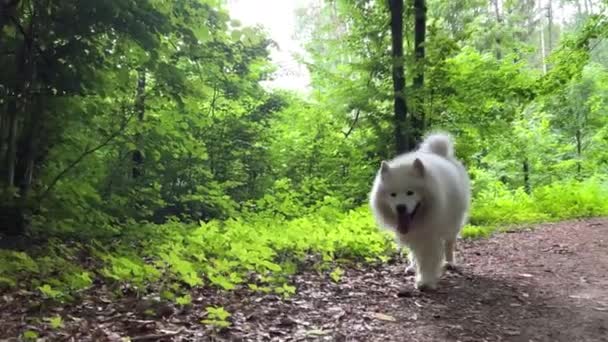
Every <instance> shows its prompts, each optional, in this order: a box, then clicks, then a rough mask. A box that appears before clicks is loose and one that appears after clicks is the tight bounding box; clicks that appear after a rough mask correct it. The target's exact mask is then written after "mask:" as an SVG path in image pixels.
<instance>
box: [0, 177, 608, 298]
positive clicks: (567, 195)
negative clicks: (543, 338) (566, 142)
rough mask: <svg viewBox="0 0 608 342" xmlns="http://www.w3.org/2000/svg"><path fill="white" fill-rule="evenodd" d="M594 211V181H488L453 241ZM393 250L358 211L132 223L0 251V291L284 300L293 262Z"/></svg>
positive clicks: (605, 200) (600, 201)
mask: <svg viewBox="0 0 608 342" xmlns="http://www.w3.org/2000/svg"><path fill="white" fill-rule="evenodd" d="M603 215H608V185H607V183H606V182H605V181H602V180H600V179H597V178H592V179H589V180H586V181H583V182H574V181H569V182H561V183H555V184H553V185H549V186H545V187H539V188H537V189H536V190H535V191H533V192H532V194H530V195H528V194H526V193H525V192H524V191H522V190H516V191H509V190H507V189H505V188H503V187H502V186H500V185H499V184H494V185H493V186H491V187H489V188H487V189H484V190H482V191H480V192H479V193H477V195H476V198H475V200H474V203H473V206H472V212H471V217H470V224H469V225H467V226H466V227H465V228H464V230H463V232H462V237H463V238H482V237H487V236H490V235H491V234H492V233H493V232H495V231H496V230H498V229H499V227H505V226H509V225H517V224H524V223H536V222H545V221H557V220H563V219H571V218H581V217H592V216H603ZM395 247H396V246H395V244H394V242H393V240H392V238H391V236H390V235H389V234H388V233H386V232H383V231H380V230H378V229H377V228H376V225H375V224H374V222H373V219H372V218H371V215H370V213H369V210H368V209H367V207H365V206H364V207H361V208H358V209H356V210H352V211H349V212H341V211H340V210H339V209H333V208H332V207H330V206H327V207H323V208H319V209H318V210H315V211H314V212H311V213H310V214H307V215H306V216H303V217H301V218H297V219H285V218H282V216H280V215H277V214H260V213H259V214H246V215H243V217H241V218H238V219H231V220H227V221H211V222H208V223H201V224H184V223H180V222H177V221H172V222H168V223H166V224H162V225H155V224H140V225H135V224H133V225H130V226H129V227H128V228H125V229H123V231H122V235H121V236H120V237H117V238H116V237H115V238H114V239H110V238H108V239H105V240H101V239H97V240H91V241H90V242H87V243H83V242H80V243H65V242H61V241H59V240H53V239H51V240H49V241H48V242H47V243H46V244H43V245H39V246H38V247H35V248H31V249H29V250H27V251H26V252H23V251H20V252H17V251H10V250H0V288H1V289H4V290H10V289H20V290H21V291H29V292H30V293H32V294H34V295H37V296H40V297H42V298H45V299H51V300H55V301H66V300H71V299H74V298H75V297H77V296H78V295H79V294H80V293H81V292H82V291H84V290H86V289H87V288H89V287H91V286H93V284H94V283H95V282H100V283H104V284H106V285H107V287H108V288H110V289H114V290H115V293H116V295H121V294H123V293H124V290H125V288H128V289H129V291H135V292H136V293H137V294H140V295H143V294H147V293H149V292H156V293H160V294H161V295H162V296H163V297H164V298H165V299H168V300H172V301H175V302H176V303H178V304H181V305H183V304H187V302H188V298H190V297H189V295H188V292H189V290H190V289H191V288H193V287H199V286H212V287H216V288H219V289H223V290H228V291H229V290H234V289H235V288H237V287H247V288H249V289H251V290H253V291H261V292H274V293H277V294H280V295H284V296H289V295H290V294H293V293H294V292H295V290H296V288H295V287H294V285H293V284H291V283H290V281H289V276H290V275H293V274H294V273H296V272H298V271H299V270H301V269H302V266H303V265H306V266H307V267H314V268H317V269H318V270H321V271H323V272H326V273H327V275H328V281H340V278H341V274H342V273H341V272H342V270H341V268H340V264H341V263H348V262H383V261H386V260H387V259H388V258H390V257H391V255H393V253H394V252H395Z"/></svg>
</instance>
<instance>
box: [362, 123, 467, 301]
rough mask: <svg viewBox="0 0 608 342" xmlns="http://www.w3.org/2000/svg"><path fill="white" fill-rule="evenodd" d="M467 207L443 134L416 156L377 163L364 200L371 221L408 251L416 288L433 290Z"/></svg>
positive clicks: (449, 261)
mask: <svg viewBox="0 0 608 342" xmlns="http://www.w3.org/2000/svg"><path fill="white" fill-rule="evenodd" d="M470 201H471V189H470V180H469V176H468V174H467V171H466V170H465V168H464V166H463V165H462V164H461V163H460V162H459V161H458V160H456V158H455V156H454V144H453V142H452V139H451V137H450V136H449V135H448V134H445V133H434V134H431V135H429V136H427V137H426V138H425V140H424V141H423V142H422V144H421V146H420V148H419V149H418V150H417V151H413V152H409V153H405V154H402V155H400V156H397V157H396V158H394V159H393V160H390V161H382V164H381V166H380V169H379V170H378V173H377V175H376V178H375V180H374V185H373V188H372V191H371V194H370V205H371V209H372V212H373V214H374V217H375V219H376V221H377V222H378V223H379V224H380V225H381V226H383V227H385V228H388V229H390V230H392V231H394V232H395V233H396V237H397V241H398V243H399V245H401V246H403V245H405V246H407V247H408V248H409V250H410V252H411V253H410V256H409V259H410V265H409V266H408V268H407V271H408V272H411V271H413V270H415V272H416V284H415V285H416V288H417V289H420V290H427V289H434V288H435V287H436V286H437V282H438V281H439V278H440V277H441V275H442V274H443V272H444V270H445V268H446V267H449V266H454V265H455V260H454V248H455V244H456V240H457V238H458V234H459V233H460V230H461V229H462V226H463V225H464V223H465V221H466V218H467V212H468V210H469V206H470Z"/></svg>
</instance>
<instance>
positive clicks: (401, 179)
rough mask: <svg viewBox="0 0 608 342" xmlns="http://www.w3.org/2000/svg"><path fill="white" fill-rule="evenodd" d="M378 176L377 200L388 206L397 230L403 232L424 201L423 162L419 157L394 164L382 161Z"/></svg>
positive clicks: (407, 228) (406, 229) (408, 226)
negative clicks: (393, 216)
mask: <svg viewBox="0 0 608 342" xmlns="http://www.w3.org/2000/svg"><path fill="white" fill-rule="evenodd" d="M378 176H379V178H380V182H379V187H378V194H377V196H378V200H380V201H382V202H384V203H386V204H387V205H388V206H389V207H390V209H391V211H392V214H393V215H395V217H396V221H397V227H396V228H397V231H399V232H400V233H402V234H405V233H407V232H408V230H409V228H410V225H411V223H412V221H413V220H414V219H415V218H416V217H417V216H416V215H417V214H418V212H419V209H420V206H421V205H422V202H423V201H424V197H425V179H424V178H425V177H424V176H425V168H424V164H423V163H422V161H421V160H420V159H419V158H416V159H414V160H413V161H412V162H409V163H403V164H397V165H394V166H391V165H390V164H389V162H386V161H382V163H381V165H380V170H379V171H378Z"/></svg>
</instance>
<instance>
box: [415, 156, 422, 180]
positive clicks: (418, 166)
mask: <svg viewBox="0 0 608 342" xmlns="http://www.w3.org/2000/svg"><path fill="white" fill-rule="evenodd" d="M414 171H415V172H416V175H418V176H420V177H422V176H424V164H422V161H421V160H420V158H416V160H414Z"/></svg>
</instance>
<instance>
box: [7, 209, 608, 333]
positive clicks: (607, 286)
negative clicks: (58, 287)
mask: <svg viewBox="0 0 608 342" xmlns="http://www.w3.org/2000/svg"><path fill="white" fill-rule="evenodd" d="M458 257H459V260H460V268H459V271H458V272H449V273H447V274H446V275H445V276H444V278H443V279H442V281H441V283H440V286H439V288H438V289H437V290H436V291H434V292H428V293H422V292H419V291H415V290H413V285H412V283H413V279H412V277H410V276H406V275H405V270H404V269H405V260H394V261H393V262H391V263H389V264H385V265H376V266H362V267H352V268H347V267H344V274H343V275H342V278H341V279H340V281H339V282H337V283H336V282H334V281H332V280H330V278H329V276H328V275H327V274H322V273H318V272H314V271H308V272H303V273H301V274H299V275H297V276H295V277H294V279H293V280H294V283H295V285H296V287H297V293H296V294H295V295H294V296H292V297H290V298H289V299H282V298H280V297H277V296H275V295H264V294H257V293H251V292H250V291H248V290H236V291H233V292H230V293H228V294H226V293H221V292H218V291H214V290H210V289H200V290H198V291H197V292H195V293H194V294H193V303H192V305H190V306H189V307H187V308H185V309H177V308H175V307H173V306H172V305H169V304H156V306H154V305H153V304H150V303H152V302H149V301H145V300H141V299H140V300H136V299H135V298H129V297H127V298H124V299H121V300H120V301H113V300H109V299H108V296H107V295H106V293H105V292H104V291H105V290H104V288H103V287H99V288H97V289H94V290H92V291H90V293H87V295H86V296H85V299H84V300H83V301H80V302H79V303H75V304H73V305H70V306H63V307H46V308H45V307H41V306H40V305H39V304H36V303H31V302H25V301H24V298H27V297H22V296H21V295H19V294H6V295H5V296H4V297H3V298H2V299H1V300H0V340H11V338H13V339H15V337H16V336H18V335H19V334H20V333H22V332H23V331H24V330H28V329H29V330H33V331H36V332H37V333H38V334H39V336H42V337H46V340H47V341H56V340H65V341H300V340H317V341H412V342H413V341H422V342H427V341H463V342H464V341H525V342H528V341H552V342H555V341H567V342H579V341H608V220H606V219H591V220H581V221H568V222H560V223H553V224H544V225H538V226H535V227H534V229H517V230H514V231H507V232H505V233H500V234H497V235H495V236H493V237H491V238H489V239H480V240H474V241H463V242H461V244H460V245H459V254H458ZM146 303H148V304H146ZM154 303H156V302H154ZM210 304H213V305H218V306H220V305H221V306H223V307H224V308H225V309H226V310H227V311H229V312H230V313H231V314H232V316H231V317H230V318H229V321H230V323H231V326H230V327H229V328H226V329H223V330H221V331H215V330H213V329H211V328H209V327H207V326H205V325H203V324H201V320H202V319H205V318H206V317H205V310H204V308H205V307H206V306H207V305H210ZM152 312H154V315H156V316H150V315H151V314H152ZM53 315H60V316H62V318H63V327H62V328H59V329H51V328H48V327H47V328H44V326H41V325H40V324H38V325H36V324H32V321H31V320H32V318H33V317H35V316H38V317H48V316H53ZM127 336H129V337H130V339H129V338H126V337H127Z"/></svg>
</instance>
